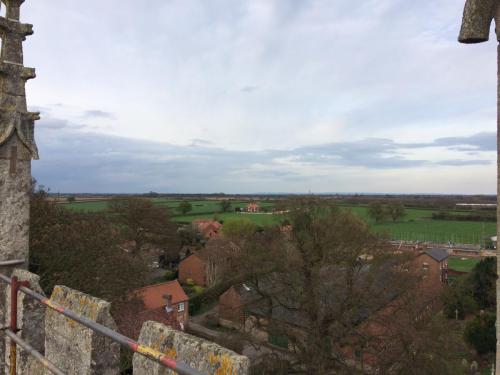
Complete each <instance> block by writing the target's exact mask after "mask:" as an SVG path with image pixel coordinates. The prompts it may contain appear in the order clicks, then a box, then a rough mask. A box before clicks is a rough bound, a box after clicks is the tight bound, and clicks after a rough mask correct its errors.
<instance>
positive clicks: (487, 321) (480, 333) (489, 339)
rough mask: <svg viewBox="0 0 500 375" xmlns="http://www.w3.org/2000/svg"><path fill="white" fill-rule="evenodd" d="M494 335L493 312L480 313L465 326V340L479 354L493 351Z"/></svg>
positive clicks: (494, 344)
mask: <svg viewBox="0 0 500 375" xmlns="http://www.w3.org/2000/svg"><path fill="white" fill-rule="evenodd" d="M495 335H496V333H495V314H491V313H482V314H480V315H478V316H476V317H475V318H474V320H472V321H470V322H468V323H467V325H466V326H465V331H464V338H465V341H466V342H467V343H468V344H469V345H471V346H472V347H473V348H474V349H475V350H476V352H477V353H478V354H480V355H483V354H488V353H493V352H494V351H495V346H496V336H495Z"/></svg>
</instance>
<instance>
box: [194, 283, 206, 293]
mask: <svg viewBox="0 0 500 375" xmlns="http://www.w3.org/2000/svg"><path fill="white" fill-rule="evenodd" d="M204 291H205V288H203V287H202V286H199V285H194V286H193V292H194V293H195V294H201V293H203V292H204Z"/></svg>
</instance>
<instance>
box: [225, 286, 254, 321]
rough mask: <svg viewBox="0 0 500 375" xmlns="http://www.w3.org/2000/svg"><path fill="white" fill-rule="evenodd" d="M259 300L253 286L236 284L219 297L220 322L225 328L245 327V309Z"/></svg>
mask: <svg viewBox="0 0 500 375" xmlns="http://www.w3.org/2000/svg"><path fill="white" fill-rule="evenodd" d="M257 300H259V295H258V294H257V293H256V291H255V288H254V287H253V285H251V284H249V283H248V284H245V283H243V284H236V285H233V286H232V287H231V288H229V289H228V290H226V291H225V292H224V293H222V294H221V295H220V297H219V322H220V324H221V325H223V326H229V327H237V328H241V327H244V325H245V319H246V317H247V314H246V312H245V307H246V306H247V305H248V304H250V303H252V302H255V301H257Z"/></svg>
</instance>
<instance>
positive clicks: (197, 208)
mask: <svg viewBox="0 0 500 375" xmlns="http://www.w3.org/2000/svg"><path fill="white" fill-rule="evenodd" d="M151 200H152V202H153V203H154V204H157V205H160V206H164V207H166V208H168V209H169V210H170V213H171V215H172V216H176V215H179V213H178V212H177V211H176V208H177V207H179V204H180V203H181V202H182V201H181V200H172V199H165V198H152V199H151ZM108 202H109V201H106V200H102V201H94V202H72V203H60V204H61V205H62V206H64V207H66V208H68V209H71V210H74V211H80V212H82V211H87V212H98V211H104V210H106V208H107V207H108ZM189 203H191V206H192V207H193V209H192V211H190V212H189V215H187V216H192V215H196V214H198V215H200V214H213V213H217V212H220V211H221V208H220V201H216V200H194V201H189ZM248 203H249V202H248V201H231V211H234V209H235V208H237V207H239V208H244V207H246V206H247V205H248ZM258 203H259V205H260V206H261V207H264V208H266V207H272V206H273V205H274V204H273V203H272V202H268V201H261V202H258Z"/></svg>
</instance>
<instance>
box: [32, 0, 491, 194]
mask: <svg viewBox="0 0 500 375" xmlns="http://www.w3.org/2000/svg"><path fill="white" fill-rule="evenodd" d="M23 8H24V15H23V20H25V21H26V22H30V23H33V24H34V25H35V35H34V36H32V37H30V38H28V41H27V42H26V44H25V55H26V65H29V66H34V67H36V68H37V73H38V77H37V79H36V80H34V81H30V83H29V84H28V99H29V103H30V104H31V105H33V106H37V107H43V108H49V109H50V111H51V112H52V116H53V117H55V118H60V119H63V120H61V121H60V122H59V123H56V122H54V121H52V122H51V123H50V124H47V125H46V126H52V127H59V128H60V127H62V126H64V124H65V121H66V122H67V123H68V124H69V125H68V126H77V127H80V130H85V131H87V132H89V131H92V132H97V133H99V134H102V135H108V136H123V137H128V138H131V139H138V140H139V139H140V140H144V141H158V142H163V143H165V144H167V143H168V144H170V145H177V146H182V145H184V146H188V145H193V146H200V147H201V146H203V142H209V145H210V148H216V147H219V148H220V149H223V150H225V152H235V151H228V150H240V151H239V153H238V152H237V155H238V156H241V157H242V158H243V157H245V155H246V157H248V158H249V160H246V161H245V163H244V164H245V165H252V163H257V165H261V166H262V168H264V169H266V168H267V169H268V170H270V171H271V172H269V173H268V176H270V175H271V174H272V173H274V176H275V177H274V178H275V180H273V181H278V180H279V178H278V177H276V176H280V173H285V172H283V170H284V168H285V167H284V166H283V165H281V164H279V163H278V164H275V163H274V162H272V161H263V160H261V159H260V158H259V160H257V161H255V160H254V159H253V156H249V155H255V153H256V152H259V151H261V152H264V155H265V150H300V149H307V148H308V147H311V145H332V147H339V150H338V151H337V152H334V153H333V154H329V155H327V156H325V155H322V156H321V157H322V158H323V159H322V160H325V158H327V159H328V158H330V159H328V160H330V161H331V159H332V158H333V159H339V158H342V157H345V156H346V154H345V152H347V151H346V150H345V149H344V147H346V145H351V146H352V147H355V148H356V147H360V145H362V144H363V142H364V140H366V139H370V138H377V139H386V140H387V139H388V140H390V141H391V142H396V143H398V144H399V143H416V142H428V140H429V139H437V138H446V137H451V136H453V137H459V136H470V135H472V134H476V133H481V132H492V131H494V130H495V125H494V124H495V111H494V109H495V103H496V102H495V88H496V86H495V70H496V65H495V61H496V57H495V46H494V45H493V43H489V44H485V45H480V46H463V45H459V44H458V43H457V41H456V39H457V34H458V30H459V26H460V18H461V14H462V9H463V0H435V1H429V0H425V1H419V2H408V1H407V0H363V1H359V2H353V1H351V0H338V1H331V0H308V1H302V0H288V1H280V0H252V1H233V0H211V1H210V2H207V1H204V0H150V1H148V2H147V4H146V5H144V4H140V3H138V2H137V1H118V0H106V1H102V0H88V1H86V2H84V3H82V2H81V1H78V0H37V1H36V2H27V3H26V4H25V5H24V7H23ZM54 20H57V22H55V21H54ZM53 103H63V105H61V106H59V107H56V106H54V105H52V104H53ZM85 111H90V112H87V113H85ZM92 111H93V112H92ZM96 111H99V112H96ZM40 127H42V125H40ZM43 140H46V138H41V141H43ZM199 140H202V142H199ZM39 143H40V142H39ZM207 145H208V143H207ZM40 146H41V148H43V144H40ZM375 146H376V145H375ZM245 150H246V151H248V152H244V151H245ZM250 151H251V152H250ZM168 152H172V149H169V150H168ZM360 152H361V153H360V154H359V155H356V157H357V159H356V163H355V164H356V165H358V164H363V165H373V166H375V165H376V166H378V168H382V167H384V166H383V165H382V164H383V162H385V163H386V164H390V165H389V166H390V167H391V168H393V167H396V166H398V165H402V163H405V161H404V158H402V157H401V156H405V157H406V158H407V159H408V160H407V161H406V164H408V163H410V162H411V163H413V164H414V165H415V163H417V162H418V161H419V160H420V161H422V160H423V161H424V162H425V163H424V164H426V165H430V164H429V163H428V161H429V160H428V158H429V156H431V155H432V156H433V157H435V158H436V160H435V165H434V167H436V165H440V164H439V163H446V160H447V158H449V160H454V162H453V163H461V164H463V165H466V164H470V163H473V164H475V165H476V166H478V165H479V164H480V163H487V162H489V161H490V159H491V157H490V156H488V155H486V156H485V155H483V154H481V153H480V154H474V155H473V154H459V155H452V154H451V153H450V152H451V151H450V150H446V152H445V153H444V154H443V153H442V152H441V151H436V150H435V149H433V150H432V151H429V150H428V151H427V153H424V152H423V151H422V150H416V149H412V150H409V149H407V150H405V151H404V154H398V155H396V156H394V155H389V157H388V155H387V154H385V155H384V154H376V155H375V156H374V155H373V154H370V153H369V150H368V151H367V148H366V147H365V148H363V147H361V149H360ZM393 152H395V151H393ZM221 155H222V154H221ZM224 155H225V154H224ZM351 156H352V155H351ZM42 157H44V155H42ZM45 157H47V158H48V157H49V156H48V155H47V156H45ZM185 157H186V158H188V157H190V156H189V155H185ZM199 157H201V156H199ZM203 157H206V158H208V159H206V160H201V159H200V160H199V163H200V165H201V166H205V162H207V163H208V161H209V160H210V157H211V156H208V155H206V154H204V155H203ZM300 157H301V158H304V157H305V156H304V154H302V153H301V156H300ZM308 157H309V159H311V158H312V159H314V160H316V161H318V160H320V158H319V156H318V155H312V156H308ZM390 157H394V159H393V160H392V159H391V158H390ZM163 158H166V155H165V154H162V160H163ZM167 159H168V158H167ZM51 160H52V161H53V162H56V161H55V160H54V159H51ZM346 160H351V161H353V160H354V159H353V158H352V157H351V158H347V159H346ZM402 160H403V161H402ZM218 162H219V163H220V162H222V161H221V160H219V159H218ZM116 163H118V161H116ZM266 163H269V164H266ZM421 163H423V162H421ZM449 164H450V163H448V165H447V166H443V165H441V166H440V167H439V170H440V175H441V176H442V177H443V178H450V179H453V178H456V170H457V167H456V166H450V165H449ZM351 165H353V164H351ZM113 166H115V164H113ZM165 167H166V166H165ZM172 167H177V166H172ZM344 167H345V166H344ZM385 167H387V165H386V166H385ZM200 168H201V167H200ZM280 168H281V169H280ZM294 168H298V169H301V171H299V172H297V171H295V170H294V171H293V172H294V173H298V174H299V175H301V176H304V179H305V180H304V181H302V182H301V183H300V182H295V181H294V183H293V184H291V188H293V189H295V188H296V189H301V190H308V188H309V185H312V184H313V182H312V181H315V180H314V176H315V175H320V174H323V173H325V172H324V168H326V167H325V166H324V165H323V164H322V165H321V166H319V165H317V164H315V165H314V166H312V165H309V166H308V168H309V169H311V170H310V171H308V173H306V174H304V168H305V167H303V166H302V167H300V168H299V167H298V166H297V165H296V166H295V167H294ZM328 168H333V167H331V165H330V167H328ZM353 168H354V167H353ZM356 168H357V167H356ZM436 168H437V167H436ZM467 168H469V167H467ZM278 169H280V170H281V172H276V170H278ZM464 170H465V169H464ZM478 170H480V171H481V172H478V173H485V174H486V173H490V169H488V167H484V168H478ZM328 171H329V172H328V173H330V172H331V173H333V171H332V170H331V169H329V170H328ZM380 171H381V169H380ZM422 171H423V172H421V173H425V174H428V173H427V171H424V170H422ZM175 172H176V171H169V173H175ZM177 172H178V171H177ZM286 173H289V172H286ZM334 173H335V181H336V183H337V184H340V186H344V185H345V186H346V190H359V187H358V186H357V184H358V183H361V182H359V181H362V178H363V177H360V178H361V180H358V179H356V178H351V177H350V176H351V173H353V172H352V171H348V170H347V169H344V170H342V169H341V168H340V167H335V169H334ZM373 173H374V172H373ZM373 173H371V174H370V175H371V176H372V178H376V175H374V174H373ZM386 173H387V172H383V173H381V174H380V178H384V177H383V176H385V174H386ZM398 173H400V175H401V176H403V175H405V173H406V172H405V171H399V172H398ZM412 173H417V172H416V169H413V171H412ZM122 176H123V175H122ZM306 176H312V177H306ZM343 176H345V181H342V177H343ZM151 178H152V179H154V180H155V181H156V179H157V178H158V177H156V176H153V175H152V177H151ZM207 178H210V177H207ZM213 178H214V179H215V177H213ZM309 178H310V179H309ZM464 178H466V177H464ZM121 179H123V177H120V180H121ZM399 180H402V179H399ZM482 180H483V181H489V176H486V175H484V176H483V178H482ZM321 181H324V184H325V185H324V186H322V185H321ZM392 181H393V182H392V183H394V184H397V181H398V180H397V179H392ZM421 181H422V179H421ZM96 183H98V182H96ZM188 183H189V182H188V181H186V184H188ZM227 183H228V185H227V186H228V187H230V186H231V185H230V184H229V182H227ZM267 183H270V182H269V181H268V180H266V179H263V180H262V182H261V184H260V185H259V182H258V181H257V180H255V181H252V182H249V185H248V186H247V188H245V189H244V186H241V189H240V188H238V189H239V190H246V191H252V190H254V191H257V190H258V191H265V190H269V189H268V186H267V185H266V184H267ZM158 184H160V185H161V183H160V182H158ZM164 184H165V185H162V186H165V187H168V186H173V185H171V184H172V182H171V181H164ZM169 184H170V185H169ZM221 184H222V182H220V183H219V182H215V181H212V182H210V183H208V184H207V185H206V186H207V188H208V187H209V186H213V188H214V189H216V188H217V189H216V190H230V189H228V188H225V187H224V186H223V185H221ZM379 184H380V186H384V187H385V189H388V190H390V189H392V188H391V186H388V185H387V184H386V183H385V182H384V181H381V182H379ZM401 184H402V183H401ZM107 186H108V187H109V188H110V189H111V185H107ZM372 186H379V185H372ZM397 186H399V185H396V186H394V189H396V190H400V189H399V188H398V187H397ZM401 186H402V185H401ZM450 186H451V185H450ZM454 186H456V185H454ZM467 186H469V185H467ZM470 186H475V185H474V183H473V182H471V183H470ZM485 186H486V190H488V191H490V192H494V189H495V187H494V184H491V185H485V184H481V185H480V186H479V185H478V189H480V190H481V191H482V190H484V188H485ZM176 188H178V189H180V190H182V186H180V185H179V186H177V187H176ZM185 188H186V189H189V188H190V186H189V185H186V186H185ZM421 188H422V191H423V190H425V191H440V192H444V191H443V190H442V189H444V188H448V187H447V185H446V186H445V185H443V184H437V183H436V188H435V189H432V188H429V187H428V186H423V185H422V186H421ZM273 189H274V188H273ZM276 189H278V190H280V191H282V190H286V189H284V188H278V187H276ZM331 189H332V186H331V184H330V183H328V182H327V180H326V179H323V180H321V179H320V180H318V183H317V184H316V185H315V190H317V191H318V190H331ZM468 189H469V188H468ZM416 190H417V191H418V186H417V187H416Z"/></svg>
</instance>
